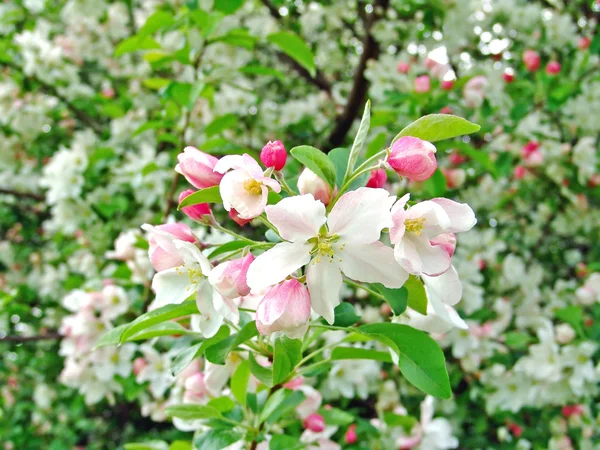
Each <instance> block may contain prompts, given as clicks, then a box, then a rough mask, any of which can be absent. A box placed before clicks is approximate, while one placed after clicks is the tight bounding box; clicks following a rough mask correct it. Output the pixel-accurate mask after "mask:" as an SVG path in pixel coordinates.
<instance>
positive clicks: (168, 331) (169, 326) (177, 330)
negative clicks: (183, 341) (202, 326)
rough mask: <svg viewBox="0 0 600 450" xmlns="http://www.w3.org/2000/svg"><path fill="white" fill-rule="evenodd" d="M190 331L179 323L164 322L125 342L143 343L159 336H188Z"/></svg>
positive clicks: (130, 337)
mask: <svg viewBox="0 0 600 450" xmlns="http://www.w3.org/2000/svg"><path fill="white" fill-rule="evenodd" d="M187 333H189V330H188V329H187V328H184V327H182V326H181V325H179V324H178V323H177V322H171V321H169V322H163V323H158V324H156V325H154V326H152V327H150V328H146V329H145V330H142V331H140V332H139V333H136V334H134V335H133V336H129V337H128V338H127V339H125V342H131V341H142V340H146V339H152V338H155V337H159V336H173V335H178V334H187Z"/></svg>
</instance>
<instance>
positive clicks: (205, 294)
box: [191, 279, 223, 338]
mask: <svg viewBox="0 0 600 450" xmlns="http://www.w3.org/2000/svg"><path fill="white" fill-rule="evenodd" d="M213 292H214V290H213V287H212V285H211V284H210V283H209V282H208V280H206V279H204V280H202V281H201V282H200V283H199V285H198V293H197V294H196V305H197V306H198V311H200V314H195V315H193V316H191V326H192V330H194V331H199V332H200V333H202V335H203V336H204V337H207V338H208V337H211V336H214V335H215V334H216V333H217V331H218V330H219V328H220V327H221V325H222V324H223V316H222V315H221V314H220V313H219V312H218V311H217V310H216V309H215V307H214V300H213Z"/></svg>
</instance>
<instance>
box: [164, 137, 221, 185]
mask: <svg viewBox="0 0 600 450" xmlns="http://www.w3.org/2000/svg"><path fill="white" fill-rule="evenodd" d="M177 160H178V161H179V164H177V165H176V166H175V172H177V173H180V174H181V175H183V176H184V177H185V179H186V180H187V181H188V182H189V183H190V184H191V185H192V186H194V187H195V188H196V189H204V188H207V187H211V186H216V185H217V184H219V182H220V181H221V178H223V175H221V174H220V173H216V172H214V171H213V169H214V167H215V165H216V164H217V162H218V161H219V160H218V159H217V158H215V157H214V156H212V155H209V154H208V153H204V152H202V151H200V150H198V149H197V148H195V147H186V148H184V149H183V153H180V154H179V155H177Z"/></svg>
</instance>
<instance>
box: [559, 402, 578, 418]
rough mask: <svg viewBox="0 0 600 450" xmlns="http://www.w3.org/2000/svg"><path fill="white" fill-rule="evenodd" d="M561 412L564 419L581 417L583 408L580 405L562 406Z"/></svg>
mask: <svg viewBox="0 0 600 450" xmlns="http://www.w3.org/2000/svg"><path fill="white" fill-rule="evenodd" d="M561 412H562V415H563V416H565V417H571V416H581V415H582V414H583V407H582V406H581V405H566V406H563V408H562V411H561Z"/></svg>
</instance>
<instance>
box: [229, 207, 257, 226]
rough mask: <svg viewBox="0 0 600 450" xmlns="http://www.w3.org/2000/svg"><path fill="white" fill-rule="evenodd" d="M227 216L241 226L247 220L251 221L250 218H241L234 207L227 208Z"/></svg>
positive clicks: (247, 221)
mask: <svg viewBox="0 0 600 450" xmlns="http://www.w3.org/2000/svg"><path fill="white" fill-rule="evenodd" d="M228 215H229V218H230V219H231V220H233V221H234V222H235V223H237V224H238V225H239V226H240V227H243V226H244V225H246V224H247V223H249V222H252V219H242V218H241V217H240V215H239V214H238V212H237V211H236V210H235V208H231V209H230V210H229V214H228Z"/></svg>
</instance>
